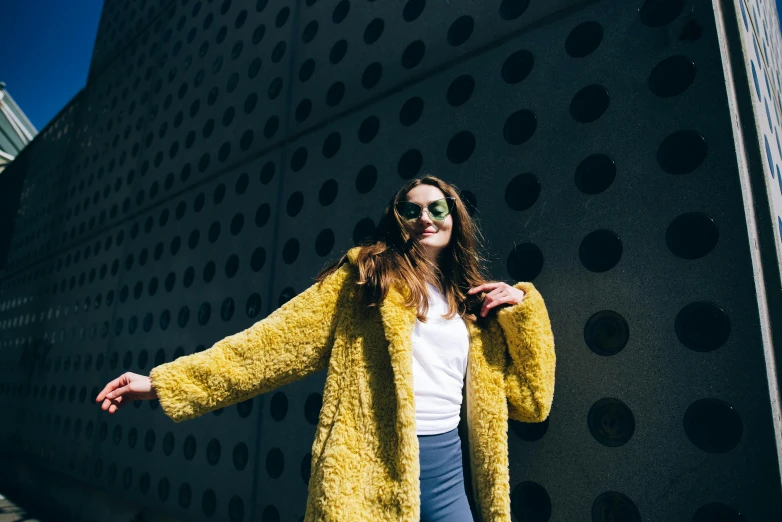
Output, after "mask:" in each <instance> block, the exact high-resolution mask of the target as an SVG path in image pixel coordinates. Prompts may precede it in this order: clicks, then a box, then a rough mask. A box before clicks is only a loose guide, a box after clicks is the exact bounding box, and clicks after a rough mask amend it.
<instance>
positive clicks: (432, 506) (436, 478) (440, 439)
mask: <svg viewBox="0 0 782 522" xmlns="http://www.w3.org/2000/svg"><path fill="white" fill-rule="evenodd" d="M418 446H419V456H420V462H421V474H420V479H421V522H439V521H448V522H474V521H473V516H472V512H471V511H470V504H469V502H468V500H467V494H466V490H465V485H464V471H463V466H462V446H461V439H460V437H459V432H458V428H454V429H452V430H451V431H447V432H445V433H438V434H436V435H418Z"/></svg>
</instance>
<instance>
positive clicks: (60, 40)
mask: <svg viewBox="0 0 782 522" xmlns="http://www.w3.org/2000/svg"><path fill="white" fill-rule="evenodd" d="M127 1H134V0H127ZM102 7H103V0H77V1H75V2H70V1H67V0H4V1H3V9H2V11H1V12H0V49H2V54H0V81H4V82H5V83H6V89H8V92H9V93H10V94H11V96H12V97H13V98H14V100H16V103H18V104H19V106H20V107H21V108H22V111H24V113H25V114H26V115H27V117H28V118H29V119H30V121H31V122H32V123H33V125H34V126H35V128H36V129H38V130H39V131H40V130H42V129H43V128H44V126H46V124H47V123H49V121H50V120H51V119H52V118H54V117H55V116H56V115H57V113H58V112H59V111H60V109H62V108H63V107H64V106H65V105H66V104H67V103H68V102H69V101H70V100H71V98H73V97H74V96H75V95H76V93H78V92H79V91H80V90H81V89H82V88H83V87H84V86H85V85H86V83H87V71H89V67H90V59H91V58H92V47H93V45H94V44H95V35H96V34H97V33H98V21H99V19H100V11H101V8H102Z"/></svg>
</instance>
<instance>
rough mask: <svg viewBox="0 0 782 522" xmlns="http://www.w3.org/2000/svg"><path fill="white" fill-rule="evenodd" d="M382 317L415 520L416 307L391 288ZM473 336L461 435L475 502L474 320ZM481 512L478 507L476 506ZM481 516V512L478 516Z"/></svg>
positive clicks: (400, 455)
mask: <svg viewBox="0 0 782 522" xmlns="http://www.w3.org/2000/svg"><path fill="white" fill-rule="evenodd" d="M379 309H380V317H381V320H382V323H383V328H384V331H385V336H386V339H387V340H388V351H389V355H390V360H391V366H392V368H393V374H394V388H395V390H394V391H395V393H396V399H397V405H398V413H397V419H396V433H397V440H398V441H399V445H400V448H399V452H398V453H397V458H398V464H399V465H400V469H402V470H405V471H406V472H405V473H404V481H405V492H407V493H409V495H410V496H409V498H408V499H407V501H408V502H410V504H409V505H413V506H416V508H415V509H416V511H415V513H414V515H413V516H414V519H415V520H418V518H419V517H420V480H419V476H420V461H419V455H418V452H419V447H418V436H417V435H416V423H415V390H414V387H413V384H414V383H413V347H412V338H411V336H412V331H413V327H414V326H415V322H416V319H417V318H416V313H415V308H408V307H406V306H405V304H404V296H403V294H402V293H401V292H400V291H399V290H397V289H396V288H394V287H392V288H390V289H389V292H388V295H387V296H386V299H385V300H384V301H383V302H381V303H380V306H379ZM465 323H466V325H467V330H468V332H469V335H470V350H469V352H468V365H467V374H466V376H465V384H464V388H463V389H462V408H461V421H460V427H459V428H460V436H461V437H462V449H463V463H464V465H465V471H466V473H465V475H466V476H465V480H466V485H467V488H468V496H469V499H470V501H471V504H473V506H474V503H476V502H477V501H478V481H477V478H478V477H476V474H475V470H474V469H473V466H472V462H473V452H474V447H473V443H474V440H473V437H470V436H469V434H472V433H473V426H472V422H471V415H472V411H471V409H472V408H471V406H472V404H471V403H472V400H473V396H472V393H471V391H472V387H473V379H474V378H475V375H473V373H474V371H475V369H479V368H480V364H477V365H476V364H475V363H473V362H472V360H473V359H474V358H475V357H477V356H478V354H477V352H476V351H475V350H473V349H472V348H473V347H474V346H475V343H476V342H478V341H477V339H478V338H479V337H480V328H479V327H478V326H476V325H475V324H474V323H472V322H471V321H465ZM473 509H475V510H476V511H478V512H479V511H480V510H479V509H478V508H477V507H475V506H474V507H473ZM477 517H478V518H476V520H479V519H480V514H479V513H478V515H477Z"/></svg>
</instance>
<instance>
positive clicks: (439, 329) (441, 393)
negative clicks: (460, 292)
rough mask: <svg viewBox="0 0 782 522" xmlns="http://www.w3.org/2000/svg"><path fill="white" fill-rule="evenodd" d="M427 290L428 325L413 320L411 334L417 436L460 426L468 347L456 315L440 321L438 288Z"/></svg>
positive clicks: (441, 298) (443, 307)
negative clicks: (413, 325)
mask: <svg viewBox="0 0 782 522" xmlns="http://www.w3.org/2000/svg"><path fill="white" fill-rule="evenodd" d="M427 287H428V289H429V312H428V313H427V315H426V320H427V322H426V323H422V322H421V321H419V320H418V319H416V321H415V327H414V328H413V334H412V338H413V339H412V341H413V386H414V389H415V405H416V410H415V420H416V434H417V435H436V434H438V433H445V432H446V431H450V430H452V429H454V428H455V427H457V426H458V425H459V420H460V418H461V417H460V416H459V412H460V409H461V405H462V387H463V385H464V376H465V372H466V371H467V352H468V349H469V345H470V338H469V333H468V330H467V325H465V324H464V320H463V319H462V318H461V317H459V316H458V315H457V316H455V317H454V318H453V319H449V320H446V319H443V317H442V316H443V315H445V313H446V312H447V311H448V304H447V302H446V301H445V296H444V295H443V294H442V292H440V291H439V290H438V289H437V287H435V286H433V285H431V284H429V283H427Z"/></svg>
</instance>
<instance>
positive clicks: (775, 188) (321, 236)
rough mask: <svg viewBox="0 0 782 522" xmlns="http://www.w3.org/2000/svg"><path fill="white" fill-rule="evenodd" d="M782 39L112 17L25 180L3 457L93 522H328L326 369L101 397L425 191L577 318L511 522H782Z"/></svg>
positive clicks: (496, 264)
mask: <svg viewBox="0 0 782 522" xmlns="http://www.w3.org/2000/svg"><path fill="white" fill-rule="evenodd" d="M779 40H780V39H779V25H778V22H777V18H776V12H775V8H774V6H773V4H772V3H770V2H751V3H744V2H743V0H735V2H733V1H732V0H724V1H715V2H710V1H708V0H690V1H684V0H681V1H676V0H673V1H670V0H669V1H662V0H647V1H643V0H634V1H631V2H627V1H619V0H601V1H589V2H576V1H567V0H547V1H542V0H504V1H502V0H490V1H482V2H479V1H457V0H450V1H449V0H409V1H406V2H405V1H401V0H400V1H388V0H375V1H373V2H372V1H366V0H353V1H349V0H340V1H326V0H320V1H315V0H301V1H299V2H268V3H267V2H266V1H265V0H261V1H257V2H256V1H240V0H225V1H217V0H215V1H194V0H176V1H159V2H151V1H142V0H138V1H135V2H123V1H119V0H107V1H106V3H105V6H104V9H103V15H102V19H101V23H100V28H99V33H98V38H97V42H96V46H95V51H94V54H93V59H92V66H91V70H90V75H89V81H88V84H87V86H86V88H85V89H84V90H83V91H82V92H81V93H80V94H79V95H78V96H77V97H76V98H75V99H74V100H73V101H72V102H71V103H70V104H69V106H68V107H66V108H65V109H64V110H63V111H62V112H61V113H60V114H59V116H58V117H57V118H56V119H55V120H54V121H53V122H52V123H51V124H50V125H49V126H48V127H47V128H46V129H44V130H43V131H42V132H41V134H39V135H38V136H37V137H36V139H35V141H34V142H33V143H32V144H31V146H30V147H28V149H27V150H26V151H25V152H24V153H23V154H22V155H21V156H20V157H19V158H18V160H17V161H15V162H14V163H13V164H12V165H11V166H10V167H8V170H14V171H15V172H17V173H19V170H18V169H22V171H23V175H24V187H23V190H22V193H21V197H20V198H19V200H18V203H17V204H18V211H17V212H16V218H15V222H14V225H13V227H14V228H13V236H12V240H11V247H10V253H9V258H8V264H7V267H6V270H5V272H4V273H3V275H2V278H3V279H2V283H1V285H2V287H1V289H0V358H1V359H2V361H1V362H2V364H0V408H2V414H3V422H0V452H1V453H2V456H3V459H4V460H3V461H2V462H4V463H5V466H6V469H10V470H14V472H15V473H16V475H15V476H16V478H15V481H16V482H15V483H16V484H17V485H18V486H19V488H20V489H22V490H24V489H25V488H26V489H27V490H29V491H30V492H32V491H33V490H34V486H35V485H39V486H40V484H41V483H42V481H43V480H44V479H43V478H42V477H47V480H50V481H52V480H53V479H52V478H51V477H59V480H61V482H60V483H62V484H70V485H73V484H78V485H79V487H80V488H82V489H80V490H79V491H80V493H74V492H71V494H69V495H68V496H67V497H66V496H65V495H58V494H57V493H58V486H56V485H54V484H55V483H54V482H47V484H50V485H51V486H50V490H51V491H47V490H39V491H35V493H37V494H38V498H39V499H40V500H41V502H43V501H44V499H45V500H46V502H49V503H51V504H53V505H58V504H59V505H68V506H70V509H71V511H73V512H74V513H77V515H75V517H76V518H78V519H80V520H89V519H94V520H101V519H102V518H101V515H100V513H101V511H100V510H101V509H102V508H101V506H100V505H99V502H98V500H95V499H96V498H100V499H103V500H101V502H103V503H104V504H106V505H111V504H112V503H114V505H115V506H119V505H121V506H122V508H121V509H122V510H124V511H121V513H125V512H142V511H146V512H150V513H152V512H154V513H167V514H168V515H170V516H172V517H176V518H178V519H182V520H228V521H244V520H259V521H277V520H284V521H300V520H301V519H302V518H303V515H304V506H305V499H306V493H307V483H308V480H309V472H310V449H311V444H312V439H313V436H314V431H315V425H316V423H317V421H318V415H319V411H320V406H321V392H322V389H323V384H324V381H325V373H323V372H321V373H319V374H316V375H314V376H312V377H310V378H308V379H305V380H302V381H299V382H296V383H293V384H291V385H288V386H286V387H284V388H280V389H278V390H275V391H273V392H271V393H269V394H267V395H263V396H257V397H255V398H253V399H251V400H248V401H245V402H243V403H240V404H236V405H233V406H230V407H227V408H224V409H221V410H217V411H215V412H212V413H209V414H206V415H204V416H202V417H199V418H197V419H193V420H191V421H188V422H185V423H181V424H176V425H175V424H174V423H172V421H171V420H170V419H168V418H167V417H166V416H165V415H164V414H163V412H162V411H161V409H160V407H159V405H158V404H157V403H156V402H136V403H133V404H132V405H131V406H128V407H126V408H124V409H122V410H120V412H119V413H118V414H117V415H114V416H110V415H108V414H107V413H105V412H102V411H100V409H99V408H98V407H97V406H96V405H95V403H94V397H95V396H96V395H97V394H98V392H99V391H100V389H102V387H103V386H104V385H105V383H106V382H108V381H109V380H111V379H113V378H115V377H117V376H119V375H120V374H121V373H123V372H125V371H131V372H135V373H140V374H144V375H147V374H148V373H149V370H150V369H151V368H152V367H154V366H156V365H158V364H161V363H164V362H167V361H171V360H173V359H175V358H177V357H180V356H182V355H187V354H191V353H194V352H195V351H200V350H204V349H208V348H209V347H210V346H211V345H212V344H213V343H214V342H216V341H218V340H220V339H222V338H223V337H225V336H227V335H230V334H232V333H235V332H237V331H240V330H242V329H244V328H247V327H248V326H250V325H251V324H253V323H254V322H255V321H258V320H260V319H262V318H263V317H265V316H266V315H268V314H269V313H270V312H271V311H273V310H275V309H276V308H277V307H278V306H280V304H281V303H283V302H285V301H286V300H287V299H289V298H290V297H292V296H293V295H296V294H297V293H298V292H300V291H302V290H303V289H304V288H306V287H308V286H309V285H310V284H312V282H313V276H314V275H315V274H316V273H317V271H318V270H319V269H320V268H322V267H323V266H324V265H325V264H326V263H327V262H329V261H332V260H334V259H336V258H337V257H338V256H340V255H341V254H342V253H344V252H345V251H346V250H347V248H349V247H351V246H353V245H354V244H357V243H359V242H360V241H361V240H362V239H364V238H366V237H368V236H369V235H371V233H372V231H373V229H374V226H375V224H376V223H377V221H378V219H379V217H380V211H381V209H382V208H383V206H384V205H385V203H386V202H387V200H388V198H389V197H390V196H391V195H392V194H393V192H394V191H395V190H396V189H397V188H398V187H399V186H400V185H401V184H402V183H403V182H404V181H405V180H408V179H411V178H413V177H416V176H419V175H421V174H423V173H424V172H427V171H429V172H432V173H434V174H435V175H438V176H441V177H443V178H445V179H446V180H448V181H450V182H453V183H455V184H456V185H457V186H458V187H459V188H460V189H461V190H462V196H463V198H465V200H466V201H467V202H468V205H469V207H470V209H471V212H472V213H473V215H474V216H475V217H476V218H478V219H479V222H480V224H481V227H482V230H483V233H484V236H485V238H486V244H487V248H488V250H487V252H488V255H489V257H490V259H491V266H490V269H491V273H492V274H493V277H494V278H495V279H496V280H503V281H506V282H515V281H520V280H523V281H533V282H534V283H535V286H536V288H538V289H539V290H540V291H541V292H542V294H543V295H544V297H545V299H546V303H547V306H548V309H549V312H550V315H551V318H552V323H553V329H554V334H555V339H556V346H557V354H558V358H557V360H558V365H557V377H556V379H557V384H556V393H555V399H554V406H553V410H552V412H551V415H550V417H549V418H548V419H547V420H546V421H545V422H543V423H540V424H522V423H517V422H515V421H511V422H510V424H509V452H510V463H511V464H510V465H511V469H510V478H511V493H512V498H511V505H512V511H513V516H514V519H515V520H519V521H521V520H525V521H526V520H534V521H548V520H551V521H567V522H570V521H575V520H595V521H603V520H606V521H607V520H614V521H617V520H622V521H637V520H645V521H668V520H676V521H690V520H692V521H711V520H715V519H717V517H723V518H719V519H720V520H741V519H740V518H738V517H739V516H740V515H741V516H744V517H745V518H746V520H748V521H766V520H779V519H782V495H781V494H780V471H779V455H778V444H779V421H780V419H779V413H778V412H779V404H778V391H777V382H776V378H777V376H776V372H775V370H774V365H773V362H774V360H773V354H774V352H773V349H774V338H773V336H772V331H773V328H772V326H773V325H774V324H777V325H779V323H780V322H782V319H780V317H782V314H779V315H778V316H777V317H776V318H775V315H774V312H779V309H778V308H774V306H778V303H779V302H780V295H779V293H780V286H779V284H778V281H779V278H780V268H779V263H778V260H779V259H780V255H779V253H780V252H781V251H782V235H780V225H782V218H780V215H782V203H781V202H782V199H781V198H782V194H780V192H779V191H780V184H782V178H781V177H780V175H779V167H778V165H780V164H782V154H781V153H782V148H780V145H779V144H780V139H779V138H778V133H779V131H780V130H779V129H780V124H779V123H780V122H779V112H780V103H779V101H780V100H779V92H780V77H779V71H780V68H779V64H780V56H779V52H780V49H781V48H782V46H781V45H780V41H779ZM753 129H754V130H753ZM774 321H776V323H774ZM779 330H782V328H778V331H779ZM777 335H779V334H777ZM777 346H779V344H777ZM775 419H776V420H775ZM19 470H24V473H21V472H19ZM79 495H81V496H79ZM69 502H70V504H68V503H69ZM116 509H120V508H119V507H117V508H116ZM62 512H63V513H64V512H65V511H64V510H63V511H62ZM115 512H117V511H115ZM129 518H130V517H128V519H129ZM115 519H117V518H115Z"/></svg>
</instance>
